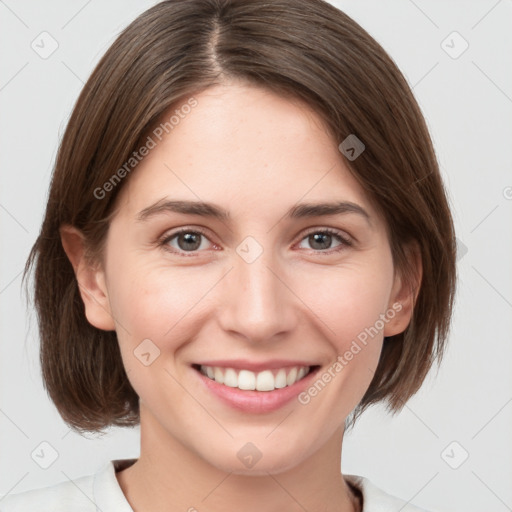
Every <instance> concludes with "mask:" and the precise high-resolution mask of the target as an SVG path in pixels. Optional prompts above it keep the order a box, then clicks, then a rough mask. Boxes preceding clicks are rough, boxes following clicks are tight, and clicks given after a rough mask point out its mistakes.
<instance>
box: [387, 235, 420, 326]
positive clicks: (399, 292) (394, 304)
mask: <svg viewBox="0 0 512 512" xmlns="http://www.w3.org/2000/svg"><path fill="white" fill-rule="evenodd" d="M406 254H407V259H408V260H409V261H410V262H412V263H411V264H412V268H411V270H412V275H411V276H410V277H409V279H407V280H406V279H404V276H403V273H402V272H401V271H400V269H398V270H397V271H396V272H395V278H394V283H393V288H392V291H391V294H390V298H389V304H388V311H391V310H393V311H395V313H396V314H395V316H394V317H393V318H391V319H390V320H389V321H388V322H387V323H386V326H385V328H384V336H394V335H396V334H400V333H402V332H404V331H405V329H407V326H408V325H409V324H410V322H411V319H412V315H413V313H414V305H415V303H416V299H417V297H418V293H419V291H420V287H421V280H422V277H423V263H422V259H421V252H420V249H419V246H418V244H417V243H416V242H414V243H413V244H412V245H409V246H407V247H406Z"/></svg>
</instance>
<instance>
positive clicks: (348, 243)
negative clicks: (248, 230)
mask: <svg viewBox="0 0 512 512" xmlns="http://www.w3.org/2000/svg"><path fill="white" fill-rule="evenodd" d="M183 233H189V234H190V233H192V234H195V235H202V236H204V237H205V238H206V239H208V240H209V238H208V236H207V234H206V233H205V232H204V231H203V230H201V229H199V228H194V229H188V228H183V229H180V230H179V231H176V232H175V233H172V234H171V235H164V236H163V237H162V238H161V239H160V240H159V241H158V246H159V247H162V248H163V249H164V250H165V251H168V252H170V253H172V254H179V255H182V256H184V257H194V256H195V255H196V254H197V252H198V251H190V254H187V252H186V251H177V250H175V249H170V248H169V246H168V243H169V242H170V241H171V240H172V239H174V238H176V237H177V236H179V235H181V234H183ZM315 233H322V234H328V235H333V236H334V237H336V238H337V239H338V241H340V242H341V245H340V246H338V247H337V248H335V249H332V250H325V251H322V250H315V249H311V250H312V251H313V252H315V253H317V254H326V255H330V254H334V253H337V252H340V251H342V250H344V249H346V247H351V246H352V242H351V241H350V240H349V239H348V238H346V237H345V236H343V235H342V234H341V233H340V232H339V231H337V230H335V229H332V228H321V229H318V228H315V229H312V230H311V231H308V232H307V233H305V234H304V236H303V237H302V238H301V239H300V241H299V242H302V241H303V240H304V239H305V238H307V237H308V236H310V235H312V234H315Z"/></svg>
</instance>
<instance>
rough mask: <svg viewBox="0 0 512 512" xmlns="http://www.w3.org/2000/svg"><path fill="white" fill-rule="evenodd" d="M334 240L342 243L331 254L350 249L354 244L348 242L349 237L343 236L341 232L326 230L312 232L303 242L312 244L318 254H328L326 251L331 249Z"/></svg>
mask: <svg viewBox="0 0 512 512" xmlns="http://www.w3.org/2000/svg"><path fill="white" fill-rule="evenodd" d="M333 238H334V239H337V240H338V241H339V242H340V243H339V245H338V246H336V248H335V249H334V250H333V251H329V253H332V252H338V251H341V250H343V249H344V248H345V247H347V246H348V247H350V246H351V245H352V243H351V242H350V240H348V238H347V237H345V236H343V235H342V234H341V232H339V231H337V230H334V229H329V228H324V229H318V228H317V229H315V230H314V231H310V232H309V233H308V234H307V235H306V236H305V237H304V238H303V239H302V240H301V242H303V241H304V240H307V241H308V243H310V244H311V247H312V249H313V250H314V251H316V252H327V251H326V250H325V249H330V246H331V245H332V242H333Z"/></svg>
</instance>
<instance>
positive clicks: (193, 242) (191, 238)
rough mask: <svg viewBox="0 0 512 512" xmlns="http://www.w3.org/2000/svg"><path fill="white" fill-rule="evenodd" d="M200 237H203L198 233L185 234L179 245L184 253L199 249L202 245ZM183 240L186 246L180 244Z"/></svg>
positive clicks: (179, 238)
mask: <svg viewBox="0 0 512 512" xmlns="http://www.w3.org/2000/svg"><path fill="white" fill-rule="evenodd" d="M200 236H201V235H198V234H196V233H185V234H183V235H182V237H183V238H181V237H178V245H179V246H180V249H183V250H184V251H190V250H194V249H197V248H198V247H199V246H200V245H201V242H200V241H199V237H200ZM182 239H184V240H185V242H186V243H185V244H184V246H182V244H181V243H180V240H182Z"/></svg>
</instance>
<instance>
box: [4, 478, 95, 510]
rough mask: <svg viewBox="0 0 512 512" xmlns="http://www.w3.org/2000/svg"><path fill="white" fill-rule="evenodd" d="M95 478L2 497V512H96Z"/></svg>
mask: <svg viewBox="0 0 512 512" xmlns="http://www.w3.org/2000/svg"><path fill="white" fill-rule="evenodd" d="M93 480H94V476H93V475H90V476H83V477H80V478H77V479H75V480H73V481H71V480H68V481H64V482H59V483H57V484H54V485H51V486H49V487H43V488H40V489H31V490H29V491H24V492H20V493H17V494H8V495H7V496H4V497H0V512H28V511H29V510H34V511H35V510H37V511H38V512H64V511H69V512H96V506H95V505H94V501H93Z"/></svg>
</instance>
